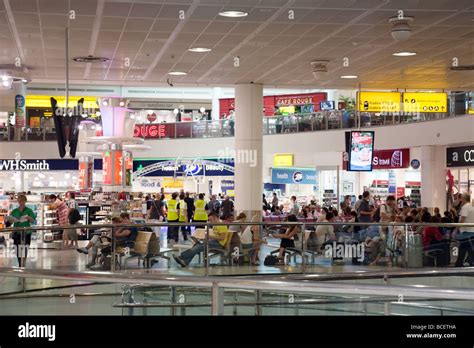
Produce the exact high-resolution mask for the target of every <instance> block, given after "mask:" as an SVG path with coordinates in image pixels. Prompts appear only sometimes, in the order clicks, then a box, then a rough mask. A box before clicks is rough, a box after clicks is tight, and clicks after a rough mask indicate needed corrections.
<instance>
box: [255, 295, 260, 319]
mask: <svg viewBox="0 0 474 348" xmlns="http://www.w3.org/2000/svg"><path fill="white" fill-rule="evenodd" d="M255 298H256V302H257V305H256V306H255V315H257V316H261V315H262V305H261V304H260V302H262V290H255Z"/></svg>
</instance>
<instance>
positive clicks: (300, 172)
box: [264, 167, 318, 208]
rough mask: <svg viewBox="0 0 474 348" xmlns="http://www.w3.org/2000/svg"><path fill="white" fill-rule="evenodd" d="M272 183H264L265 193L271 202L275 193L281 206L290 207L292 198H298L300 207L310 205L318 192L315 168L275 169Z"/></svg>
mask: <svg viewBox="0 0 474 348" xmlns="http://www.w3.org/2000/svg"><path fill="white" fill-rule="evenodd" d="M270 180H271V181H270V182H268V183H264V193H265V195H266V196H267V198H268V199H270V200H271V194H272V193H273V192H275V193H276V194H277V195H278V197H279V201H280V204H283V205H284V206H285V208H288V207H289V204H290V198H291V196H296V199H297V202H298V203H299V204H300V205H306V204H309V202H310V201H311V200H314V199H315V197H316V195H317V192H318V172H317V171H316V169H315V168H296V167H290V168H285V167H273V168H271V179H270Z"/></svg>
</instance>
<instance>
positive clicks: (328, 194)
mask: <svg viewBox="0 0 474 348" xmlns="http://www.w3.org/2000/svg"><path fill="white" fill-rule="evenodd" d="M323 206H324V207H335V206H337V195H336V194H335V193H334V190H324V193H323Z"/></svg>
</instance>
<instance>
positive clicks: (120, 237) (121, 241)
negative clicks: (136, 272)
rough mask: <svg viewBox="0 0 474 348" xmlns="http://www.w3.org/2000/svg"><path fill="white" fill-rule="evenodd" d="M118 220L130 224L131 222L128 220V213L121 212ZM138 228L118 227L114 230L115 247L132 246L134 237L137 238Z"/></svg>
mask: <svg viewBox="0 0 474 348" xmlns="http://www.w3.org/2000/svg"><path fill="white" fill-rule="evenodd" d="M120 222H121V223H122V224H124V225H131V224H132V223H133V222H132V221H131V220H130V214H128V213H122V214H120ZM137 235H138V228H136V227H123V228H120V227H119V228H118V229H117V230H116V231H115V232H114V237H115V240H116V242H115V245H116V246H117V247H126V248H127V247H128V248H132V247H133V245H134V244H135V239H137Z"/></svg>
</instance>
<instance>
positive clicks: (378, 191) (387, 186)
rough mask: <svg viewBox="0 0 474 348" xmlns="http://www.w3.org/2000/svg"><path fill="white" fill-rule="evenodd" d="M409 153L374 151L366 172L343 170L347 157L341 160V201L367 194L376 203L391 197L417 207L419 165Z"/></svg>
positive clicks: (419, 178)
mask: <svg viewBox="0 0 474 348" xmlns="http://www.w3.org/2000/svg"><path fill="white" fill-rule="evenodd" d="M411 152H412V151H411V150H410V149H390V150H374V153H373V161H372V171H370V172H349V171H347V158H344V159H343V169H344V171H343V173H342V180H341V181H342V190H341V198H342V197H343V196H345V195H351V196H358V195H360V194H362V192H363V191H369V192H371V193H372V195H373V196H374V197H375V199H376V200H377V201H378V202H379V203H383V202H385V200H386V198H387V196H389V195H391V196H395V197H396V198H397V199H398V198H402V197H405V198H406V199H408V200H409V201H410V202H412V204H415V205H420V204H421V171H420V166H421V163H420V161H419V160H418V159H416V158H413V159H412V158H411V156H410V155H411ZM343 156H344V155H343Z"/></svg>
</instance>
